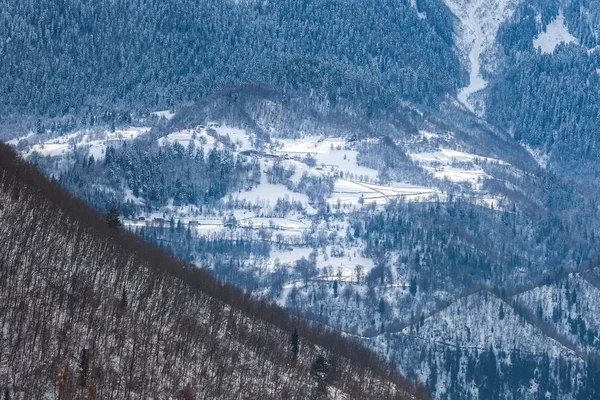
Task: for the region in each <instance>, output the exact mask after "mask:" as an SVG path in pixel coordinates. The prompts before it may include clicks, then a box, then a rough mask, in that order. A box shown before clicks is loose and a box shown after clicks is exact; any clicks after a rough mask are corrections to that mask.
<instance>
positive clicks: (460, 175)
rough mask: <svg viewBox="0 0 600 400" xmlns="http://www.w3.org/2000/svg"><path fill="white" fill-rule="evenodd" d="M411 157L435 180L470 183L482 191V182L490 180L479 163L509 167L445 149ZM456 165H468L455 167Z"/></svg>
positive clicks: (474, 155)
mask: <svg viewBox="0 0 600 400" xmlns="http://www.w3.org/2000/svg"><path fill="white" fill-rule="evenodd" d="M409 156H410V157H411V158H412V159H413V160H414V161H415V162H417V163H418V164H420V165H421V166H422V167H423V168H424V169H425V170H427V171H429V172H430V173H431V175H432V176H433V177H434V178H436V179H440V180H449V181H450V182H469V183H470V184H471V185H472V186H473V188H475V189H480V188H481V183H482V181H483V180H484V179H487V178H490V176H489V175H488V174H486V173H485V172H484V171H483V169H482V168H481V167H480V166H479V163H482V162H489V163H498V164H501V165H508V163H506V162H505V161H502V160H498V159H495V158H490V157H483V156H478V155H476V154H470V153H465V152H462V151H457V150H452V149H444V148H442V149H440V150H438V151H434V152H423V153H414V154H409ZM456 163H460V164H468V165H464V166H463V165H455V164H456ZM486 204H487V203H486Z"/></svg>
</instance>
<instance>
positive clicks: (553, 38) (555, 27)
mask: <svg viewBox="0 0 600 400" xmlns="http://www.w3.org/2000/svg"><path fill="white" fill-rule="evenodd" d="M561 43H564V44H569V43H575V44H579V41H578V40H577V38H575V37H574V36H573V35H571V33H570V32H569V29H568V28H567V25H566V24H565V17H563V16H562V15H560V14H559V15H558V16H557V17H556V19H554V20H553V21H552V22H551V23H550V24H548V26H546V30H545V31H544V32H541V33H540V34H539V35H537V37H535V38H534V39H533V47H534V48H535V49H539V50H540V51H541V52H542V53H543V54H552V53H554V50H555V49H556V47H557V46H558V45H559V44H561Z"/></svg>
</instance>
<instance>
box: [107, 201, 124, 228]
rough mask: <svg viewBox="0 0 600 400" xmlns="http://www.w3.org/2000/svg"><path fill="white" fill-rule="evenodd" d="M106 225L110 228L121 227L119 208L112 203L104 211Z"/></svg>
mask: <svg viewBox="0 0 600 400" xmlns="http://www.w3.org/2000/svg"><path fill="white" fill-rule="evenodd" d="M105 218H106V225H108V227H109V228H111V229H119V228H120V227H121V225H122V224H121V218H120V217H119V209H118V208H117V206H115V205H114V204H111V206H110V208H109V209H108V212H107V213H106V216H105Z"/></svg>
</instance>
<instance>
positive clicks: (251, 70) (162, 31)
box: [0, 0, 460, 116]
mask: <svg viewBox="0 0 600 400" xmlns="http://www.w3.org/2000/svg"><path fill="white" fill-rule="evenodd" d="M420 3H421V4H423V7H425V8H427V10H428V12H429V13H430V14H431V16H432V21H433V20H435V21H434V22H435V23H433V24H432V25H431V26H430V25H429V22H428V20H424V19H421V18H419V17H418V15H417V10H415V9H414V8H413V7H411V6H410V4H407V2H405V1H400V0H386V1H383V2H378V3H376V4H375V3H370V2H362V1H346V0H339V1H335V2H331V1H324V0H306V1H302V2H297V1H277V2H255V1H249V2H228V1H225V2H223V1H218V0H203V1H200V2H197V1H190V0H178V1H170V2H163V1H158V0H153V1H133V2H114V1H100V2H98V1H72V0H68V1H65V2H61V3H60V4H56V3H55V2H53V1H50V0H45V1H42V2H34V1H22V2H18V3H15V2H12V1H8V0H4V1H2V3H0V6H1V7H0V8H1V9H2V13H0V37H2V38H3V39H4V40H2V43H0V53H1V54H3V57H4V62H3V63H2V66H0V73H1V74H2V76H4V77H6V79H4V80H3V81H2V83H1V86H0V91H1V92H2V93H4V94H5V96H4V99H5V101H4V102H3V103H2V105H1V106H2V108H3V109H4V110H5V111H6V110H11V111H17V112H22V113H30V114H36V115H39V114H41V115H47V116H60V115H64V114H72V115H73V114H76V115H81V114H82V112H83V111H85V110H87V107H88V106H89V105H91V106H92V107H94V108H98V107H105V109H109V110H111V114H114V115H118V110H119V108H121V109H122V108H123V107H125V108H127V107H129V108H133V109H135V108H136V107H163V108H166V107H170V106H171V105H173V104H175V103H179V102H181V101H185V100H196V99H199V98H201V97H203V96H205V95H206V94H208V93H210V92H212V91H214V90H216V89H219V88H222V87H226V86H232V85H239V84H243V83H256V84H267V85H272V86H276V87H280V88H283V89H284V90H301V91H308V90H309V89H314V94H315V95H317V96H318V97H319V99H320V100H321V101H324V102H328V103H330V104H332V105H335V104H338V103H340V102H350V103H359V104H363V105H367V108H368V109H373V108H376V107H378V106H381V105H384V106H385V105H387V104H388V103H389V102H394V101H395V100H397V99H398V98H399V97H402V98H405V99H411V100H414V101H417V102H422V103H435V102H437V101H438V100H439V98H440V97H441V95H444V94H446V93H453V92H454V91H455V90H456V88H457V87H458V86H460V85H459V81H460V79H459V78H457V77H458V76H460V74H459V61H458V57H457V56H456V55H455V54H454V52H453V50H452V43H451V41H450V40H449V36H448V35H449V34H450V30H449V29H448V27H447V25H448V24H449V22H448V21H449V20H450V19H449V18H447V19H446V18H445V16H444V14H443V12H444V10H443V9H442V8H441V7H439V5H438V6H435V5H433V3H434V2H431V1H423V2H420ZM446 14H447V11H446ZM124 15H126V16H127V18H124V17H123V16H124ZM435 17H437V18H435ZM443 25H446V26H443Z"/></svg>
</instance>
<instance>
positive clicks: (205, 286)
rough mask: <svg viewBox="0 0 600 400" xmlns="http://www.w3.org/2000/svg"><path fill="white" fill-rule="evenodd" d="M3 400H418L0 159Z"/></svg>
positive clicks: (344, 351) (344, 349)
mask: <svg viewBox="0 0 600 400" xmlns="http://www.w3.org/2000/svg"><path fill="white" fill-rule="evenodd" d="M0 247H1V248H2V249H3V250H2V252H1V253H0V288H1V290H0V297H1V301H0V304H1V306H0V320H1V324H2V329H1V330H0V332H1V335H0V350H1V351H0V386H1V388H2V393H3V396H7V397H6V398H23V399H33V398H57V396H58V398H59V399H66V398H73V396H75V397H77V398H83V397H82V396H85V398H129V397H139V398H147V397H155V396H157V397H161V398H180V399H194V398H220V399H237V398H297V399H305V398H307V397H309V398H326V397H328V396H333V397H336V398H339V397H343V398H357V399H359V398H367V397H368V398H373V399H384V398H396V399H409V398H411V399H412V398H425V397H426V396H425V394H424V393H422V392H421V393H422V394H418V391H417V390H416V389H415V388H414V387H413V386H412V385H411V384H410V383H409V382H408V381H406V380H405V379H403V378H402V377H400V376H399V375H397V374H396V373H394V372H391V370H390V369H389V368H388V366H387V365H385V364H383V363H382V362H380V361H379V360H378V359H377V358H376V357H374V356H373V354H372V353H370V352H369V351H367V350H365V349H364V348H362V347H361V346H360V345H358V344H357V343H356V342H353V341H349V340H347V339H342V338H341V337H340V336H339V335H337V334H334V333H333V332H331V331H326V330H323V329H319V328H312V327H310V326H308V325H307V324H306V323H303V322H301V321H300V320H293V319H291V318H290V317H288V316H287V315H286V314H285V312H284V311H282V310H281V309H280V308H278V307H276V306H273V305H270V304H268V303H265V302H260V301H257V300H253V299H252V298H251V297H250V296H249V295H248V294H245V293H243V292H241V291H239V290H237V289H235V288H233V287H232V286H228V285H224V284H220V283H218V282H217V281H216V280H215V279H214V278H212V277H211V276H210V275H208V274H207V273H206V272H205V271H204V270H201V269H197V268H188V267H187V266H186V265H185V264H183V263H180V262H178V261H175V260H174V259H172V258H170V257H169V256H167V255H166V254H165V253H164V252H162V251H160V250H158V249H156V248H153V247H151V246H149V245H147V244H145V243H144V242H142V241H141V240H140V239H138V238H137V237H136V236H133V235H131V234H129V233H127V232H126V231H123V230H122V229H120V228H119V224H118V220H117V219H115V218H114V215H113V218H112V219H107V220H106V221H105V220H104V219H103V218H102V217H101V216H100V215H98V214H96V213H95V212H94V211H92V210H91V209H90V208H89V207H88V206H86V205H85V204H84V203H83V202H82V201H80V200H77V199H75V198H73V197H72V196H71V195H69V194H68V193H67V192H65V191H64V190H63V189H61V188H60V187H59V186H58V185H57V184H56V182H52V181H49V180H47V179H46V178H45V177H44V176H43V175H42V174H41V173H40V172H38V171H37V170H36V169H35V168H34V167H32V166H31V165H30V164H28V163H27V162H25V161H22V160H20V159H19V158H18V156H17V155H16V154H15V153H13V151H12V150H10V148H8V147H7V146H6V145H4V144H1V145H0Z"/></svg>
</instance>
